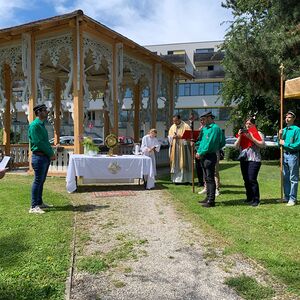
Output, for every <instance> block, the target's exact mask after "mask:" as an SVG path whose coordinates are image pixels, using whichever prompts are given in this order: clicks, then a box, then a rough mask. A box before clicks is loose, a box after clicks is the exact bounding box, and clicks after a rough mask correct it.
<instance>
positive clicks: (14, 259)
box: [0, 233, 28, 299]
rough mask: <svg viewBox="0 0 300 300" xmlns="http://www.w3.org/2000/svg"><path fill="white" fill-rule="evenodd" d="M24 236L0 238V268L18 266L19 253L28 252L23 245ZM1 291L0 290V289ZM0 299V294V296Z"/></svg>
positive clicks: (14, 235) (16, 235) (22, 234)
mask: <svg viewBox="0 0 300 300" xmlns="http://www.w3.org/2000/svg"><path fill="white" fill-rule="evenodd" d="M25 239H26V236H25V235H24V233H19V234H12V235H9V236H5V237H2V238H0V266H1V267H11V266H12V265H15V264H18V258H20V259H21V258H22V255H20V253H22V252H25V251H27V250H28V247H27V246H26V245H25V241H24V240H25ZM0 291H1V288H0ZM0 299H2V298H1V294H0Z"/></svg>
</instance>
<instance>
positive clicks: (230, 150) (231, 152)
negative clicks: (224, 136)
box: [224, 146, 280, 160]
mask: <svg viewBox="0 0 300 300" xmlns="http://www.w3.org/2000/svg"><path fill="white" fill-rule="evenodd" d="M260 153H261V158H262V160H279V158H280V149H279V147H276V146H274V147H273V146H269V147H266V148H264V149H262V150H261V151H260ZM224 154H225V156H224V158H225V159H226V160H237V158H238V156H239V150H237V149H235V148H234V147H225V151H224Z"/></svg>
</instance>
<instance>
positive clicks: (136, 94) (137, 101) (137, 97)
mask: <svg viewBox="0 0 300 300" xmlns="http://www.w3.org/2000/svg"><path fill="white" fill-rule="evenodd" d="M133 101H134V126H133V132H134V141H135V143H139V141H140V105H141V88H140V83H139V82H138V83H137V84H136V85H135V86H134V88H133Z"/></svg>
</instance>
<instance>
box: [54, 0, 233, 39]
mask: <svg viewBox="0 0 300 300" xmlns="http://www.w3.org/2000/svg"><path fill="white" fill-rule="evenodd" d="M136 3H137V2H136V1H133V0H131V1H130V0H110V1H99V2H95V1H94V0H86V1H84V2H82V1H81V0H76V1H75V2H73V4H72V5H68V4H67V3H65V4H64V5H59V6H56V11H57V12H58V13H66V12H70V11H73V10H76V9H82V10H83V11H84V13H85V14H86V15H88V16H90V17H92V18H94V19H96V20H97V21H99V22H101V23H103V24H104V25H106V26H108V27H110V28H112V29H113V30H116V31H118V32H119V33H121V34H123V35H125V36H126V37H128V38H130V39H132V40H134V41H136V42H138V43H139V44H157V43H172V42H189V41H204V40H220V39H223V36H224V31H225V29H226V28H225V26H224V25H223V27H221V25H220V24H221V22H223V21H226V20H228V19H229V18H230V16H229V12H228V11H226V10H225V9H224V8H222V7H221V0H210V1H207V0H186V1H182V0H152V1H150V0H140V1H139V2H138V5H137V4H136ZM141 8H143V10H141Z"/></svg>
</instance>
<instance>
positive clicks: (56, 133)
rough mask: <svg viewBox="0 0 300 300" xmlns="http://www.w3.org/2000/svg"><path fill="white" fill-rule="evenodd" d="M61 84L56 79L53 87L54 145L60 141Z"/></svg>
mask: <svg viewBox="0 0 300 300" xmlns="http://www.w3.org/2000/svg"><path fill="white" fill-rule="evenodd" d="M60 96H61V83H60V80H59V79H58V78H56V80H55V85H54V145H57V144H59V139H60V123H61V122H60V104H61V99H60Z"/></svg>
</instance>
